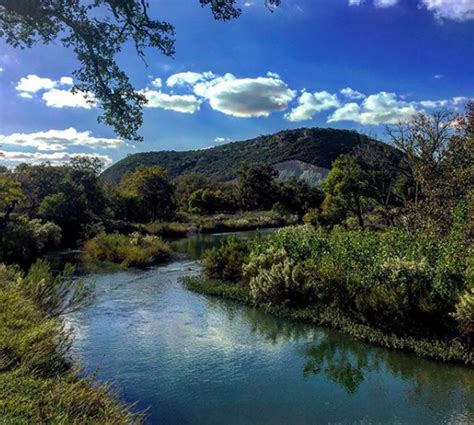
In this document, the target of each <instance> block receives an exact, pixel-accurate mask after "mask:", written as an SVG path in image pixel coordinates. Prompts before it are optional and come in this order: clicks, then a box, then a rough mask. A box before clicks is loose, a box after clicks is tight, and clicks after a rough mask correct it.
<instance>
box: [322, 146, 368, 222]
mask: <svg viewBox="0 0 474 425" xmlns="http://www.w3.org/2000/svg"><path fill="white" fill-rule="evenodd" d="M323 187H324V193H325V195H326V197H325V199H324V202H323V211H324V210H326V213H329V212H331V213H332V214H336V213H337V214H338V215H341V214H343V215H345V213H347V212H350V213H352V214H354V215H355V216H356V217H357V220H358V222H359V226H360V228H361V229H364V228H365V222H364V212H365V210H366V207H367V205H368V198H367V192H368V185H367V175H366V173H364V171H363V170H362V168H361V167H360V165H359V164H358V163H357V160H356V159H355V158H354V157H353V156H350V155H341V156H340V157H339V158H337V159H336V160H335V161H334V163H333V165H332V168H331V171H330V172H329V174H328V176H327V178H326V180H325V181H324V185H323Z"/></svg>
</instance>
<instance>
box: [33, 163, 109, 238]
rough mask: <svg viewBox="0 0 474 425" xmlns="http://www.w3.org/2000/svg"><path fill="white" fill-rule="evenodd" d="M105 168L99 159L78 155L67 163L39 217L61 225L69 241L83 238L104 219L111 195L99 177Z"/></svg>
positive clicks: (42, 205)
mask: <svg viewBox="0 0 474 425" xmlns="http://www.w3.org/2000/svg"><path fill="white" fill-rule="evenodd" d="M102 167H103V164H102V163H101V162H100V161H98V160H97V159H96V158H89V157H79V158H76V159H75V160H74V161H72V162H71V163H69V164H68V165H66V166H64V168H63V177H62V179H61V180H60V182H59V184H58V186H57V187H56V190H55V191H53V192H51V193H49V194H48V195H47V196H45V197H44V198H43V199H42V201H41V203H40V204H39V208H38V214H39V216H40V217H42V218H44V219H46V220H50V221H53V222H54V223H56V224H58V225H59V226H61V228H62V230H63V240H64V242H65V243H66V244H68V243H73V242H75V241H76V239H78V238H82V237H83V236H84V232H85V230H86V227H87V226H89V225H91V224H93V223H97V222H100V221H101V220H102V219H103V218H104V215H105V213H106V207H107V198H106V196H105V193H104V189H103V186H102V183H101V182H100V180H99V172H100V170H101V169H102Z"/></svg>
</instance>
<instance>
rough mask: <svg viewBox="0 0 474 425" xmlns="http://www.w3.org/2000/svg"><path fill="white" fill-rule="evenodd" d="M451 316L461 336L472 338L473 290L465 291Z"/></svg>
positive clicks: (473, 330) (473, 324)
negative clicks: (455, 321) (456, 323)
mask: <svg viewBox="0 0 474 425" xmlns="http://www.w3.org/2000/svg"><path fill="white" fill-rule="evenodd" d="M453 316H454V318H455V319H456V320H457V322H458V327H459V331H460V332H461V333H462V334H463V335H466V336H469V337H472V336H474V288H470V289H468V290H466V291H465V292H464V293H463V294H462V295H461V297H460V298H459V302H458V303H457V304H456V311H455V313H454V314H453Z"/></svg>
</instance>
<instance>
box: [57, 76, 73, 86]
mask: <svg viewBox="0 0 474 425" xmlns="http://www.w3.org/2000/svg"><path fill="white" fill-rule="evenodd" d="M59 83H60V84H61V85H63V86H72V85H73V84H74V80H73V79H72V78H71V77H61V78H60V79H59Z"/></svg>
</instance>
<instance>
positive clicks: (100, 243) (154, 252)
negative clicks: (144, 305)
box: [84, 232, 171, 267]
mask: <svg viewBox="0 0 474 425" xmlns="http://www.w3.org/2000/svg"><path fill="white" fill-rule="evenodd" d="M84 251H85V256H86V259H87V260H93V261H94V260H99V261H106V262H111V263H120V264H121V265H122V266H124V267H146V266H150V265H153V264H157V263H160V262H163V261H165V260H166V259H168V258H169V256H170V252H171V248H170V245H169V244H168V243H166V242H165V241H164V240H163V239H162V238H160V237H158V236H153V235H142V234H140V233H137V232H135V233H132V234H131V235H122V234H119V233H111V234H106V233H101V234H99V235H97V236H95V237H94V238H92V239H90V240H88V241H87V242H86V243H85V244H84Z"/></svg>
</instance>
